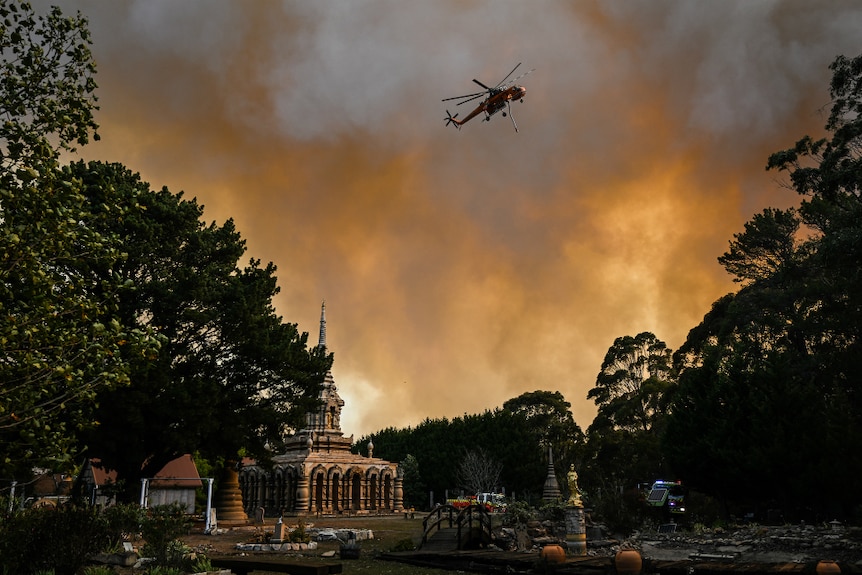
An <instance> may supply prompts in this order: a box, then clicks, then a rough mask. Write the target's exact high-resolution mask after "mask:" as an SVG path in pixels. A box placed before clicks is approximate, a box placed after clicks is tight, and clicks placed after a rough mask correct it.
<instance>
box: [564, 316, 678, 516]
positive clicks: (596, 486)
mask: <svg viewBox="0 0 862 575" xmlns="http://www.w3.org/2000/svg"><path fill="white" fill-rule="evenodd" d="M674 385H675V378H674V374H673V371H672V368H671V352H670V350H669V349H667V346H666V345H665V343H664V342H663V341H661V340H659V339H658V338H657V337H656V336H655V335H653V334H652V333H649V332H643V333H639V334H638V335H636V336H625V337H619V338H617V339H616V340H614V343H613V345H612V346H611V347H610V348H609V349H608V352H607V354H606V355H605V358H604V361H603V362H602V366H601V369H600V371H599V374H598V376H597V377H596V385H595V387H593V388H592V389H591V390H590V391H589V393H588V394H587V397H588V398H590V399H593V400H594V401H595V402H596V406H597V407H598V413H597V414H596V417H595V419H594V420H593V423H592V424H591V425H590V427H589V428H588V429H587V443H586V448H585V450H584V465H583V466H582V467H581V474H580V480H581V487H582V489H583V490H584V492H585V499H586V500H587V503H588V504H589V505H590V506H592V507H593V509H594V510H595V514H596V516H597V517H601V518H602V519H603V520H604V521H608V522H611V523H613V524H615V525H618V526H619V527H620V528H621V529H628V528H630V527H631V526H630V525H627V524H626V522H625V519H624V516H625V514H626V513H629V512H630V511H631V512H634V513H638V512H639V510H638V509H637V507H636V506H630V505H628V504H626V502H625V501H624V500H623V499H622V498H621V497H620V496H619V494H620V493H624V492H626V491H628V490H631V489H633V488H634V487H635V486H636V485H637V484H638V483H640V482H645V481H653V480H655V479H658V478H661V477H663V476H665V475H666V474H668V472H669V465H668V463H667V459H666V457H665V454H664V452H663V450H662V446H661V437H662V433H663V430H664V425H665V421H666V416H667V410H668V408H667V404H668V401H669V397H670V394H671V391H672V389H673V386H674Z"/></svg>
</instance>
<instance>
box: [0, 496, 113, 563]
mask: <svg viewBox="0 0 862 575" xmlns="http://www.w3.org/2000/svg"><path fill="white" fill-rule="evenodd" d="M106 541H107V526H106V524H105V522H104V521H103V519H102V518H101V517H100V515H99V512H98V511H97V510H96V509H94V508H91V507H79V506H74V505H63V506H60V507H58V508H53V507H36V508H31V509H25V510H22V511H15V512H13V513H11V514H8V515H5V516H4V517H3V518H2V522H0V564H2V565H3V566H4V568H6V569H8V571H9V572H10V573H16V574H22V575H26V574H29V573H36V572H38V571H39V570H53V571H54V572H55V573H56V575H73V574H74V573H76V572H77V571H78V570H79V569H80V568H81V567H82V566H83V565H84V563H85V561H86V559H87V557H88V556H89V555H91V554H93V553H96V552H98V551H101V550H102V549H103V548H104V546H105V542H106Z"/></svg>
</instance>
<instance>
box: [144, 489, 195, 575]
mask: <svg viewBox="0 0 862 575" xmlns="http://www.w3.org/2000/svg"><path fill="white" fill-rule="evenodd" d="M190 527H191V521H190V519H189V517H188V516H187V515H186V514H185V507H184V506H183V505H182V504H179V503H173V504H171V505H157V506H155V507H152V508H150V509H149V511H148V513H147V514H146V516H145V517H144V520H143V522H142V524H141V536H142V537H143V539H144V541H145V542H146V543H145V545H144V548H143V549H142V553H143V555H144V556H146V557H153V558H154V559H155V562H156V565H159V566H166V567H170V566H179V565H181V564H182V561H183V558H184V557H185V555H186V554H187V552H188V548H187V547H185V546H184V545H183V544H182V543H181V542H180V541H179V540H178V538H179V537H180V536H181V535H185V534H187V533H188V531H189V528H190Z"/></svg>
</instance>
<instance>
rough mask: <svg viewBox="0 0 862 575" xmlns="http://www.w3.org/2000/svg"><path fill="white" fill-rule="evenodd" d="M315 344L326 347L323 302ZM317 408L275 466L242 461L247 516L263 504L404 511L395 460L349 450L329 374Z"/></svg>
mask: <svg viewBox="0 0 862 575" xmlns="http://www.w3.org/2000/svg"><path fill="white" fill-rule="evenodd" d="M318 346H319V347H322V348H325V347H326V303H325V302H324V303H323V305H322V306H321V310H320V341H319V343H318ZM320 400H321V403H320V407H319V408H318V409H317V410H316V411H314V412H311V413H308V414H307V415H306V421H305V427H304V428H303V429H300V430H299V431H297V432H296V433H294V434H293V435H291V436H289V437H287V438H286V440H285V444H286V449H285V452H284V453H282V454H280V455H276V456H274V457H273V468H272V469H263V468H261V467H259V466H258V465H256V464H255V462H251V461H250V462H246V463H245V464H244V465H243V467H242V468H241V469H240V471H239V483H240V487H241V489H242V499H243V502H244V506H245V510H246V512H247V513H248V514H249V516H254V515H255V514H256V513H259V510H260V509H261V508H262V509H263V510H264V513H265V514H266V515H268V516H280V515H309V514H324V515H330V514H350V515H363V514H365V515H367V514H383V513H400V512H403V502H402V475H401V471H400V469H399V467H398V465H397V464H395V463H390V462H388V461H385V460H383V459H377V458H375V457H374V444H373V442H369V444H368V454H367V456H363V455H358V454H355V453H352V452H351V451H350V448H351V446H352V445H353V436H352V435H351V436H350V437H344V433H343V432H342V431H341V410H342V408H343V407H344V400H343V399H341V397H340V396H339V395H338V388H337V386H336V385H335V379H334V378H333V376H332V372H331V371H330V372H327V373H326V376H325V378H324V381H323V387H322V388H321V390H320Z"/></svg>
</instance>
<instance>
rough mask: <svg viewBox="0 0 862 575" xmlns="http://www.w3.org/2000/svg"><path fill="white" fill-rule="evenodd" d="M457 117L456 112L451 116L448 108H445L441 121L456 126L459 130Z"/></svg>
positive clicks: (459, 125) (459, 123) (459, 124)
mask: <svg viewBox="0 0 862 575" xmlns="http://www.w3.org/2000/svg"><path fill="white" fill-rule="evenodd" d="M457 117H458V114H455V115H454V116H453V115H452V114H450V113H449V110H446V117H445V118H443V121H445V122H446V125H447V126H448V125H449V124H453V125H454V126H455V127H456V128H458V129H459V130H460V129H461V122H459V121H458V120H456V119H455V118H457Z"/></svg>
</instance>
